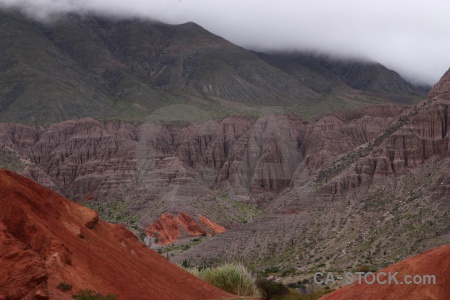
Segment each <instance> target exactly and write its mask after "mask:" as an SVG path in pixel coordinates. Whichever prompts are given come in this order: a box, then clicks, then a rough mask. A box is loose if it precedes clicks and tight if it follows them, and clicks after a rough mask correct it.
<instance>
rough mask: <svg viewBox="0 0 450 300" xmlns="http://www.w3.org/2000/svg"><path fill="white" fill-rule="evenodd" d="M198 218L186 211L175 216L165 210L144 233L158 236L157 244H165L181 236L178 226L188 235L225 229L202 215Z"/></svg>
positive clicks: (154, 236)
mask: <svg viewBox="0 0 450 300" xmlns="http://www.w3.org/2000/svg"><path fill="white" fill-rule="evenodd" d="M199 220H200V222H197V221H196V220H194V218H192V217H191V216H190V215H189V214H188V213H186V212H182V213H180V214H179V215H178V216H176V217H175V216H173V215H171V214H170V213H168V212H165V213H163V214H162V215H161V217H159V219H158V220H157V221H156V222H155V223H153V224H151V225H149V226H148V227H147V229H146V233H147V234H148V235H149V236H151V237H153V238H158V242H157V244H159V245H167V244H170V243H173V242H176V241H178V239H179V238H180V236H181V231H180V228H182V229H183V230H184V231H185V233H186V234H187V235H188V236H200V235H210V232H213V233H215V234H219V233H222V232H224V231H225V228H223V227H222V226H220V225H218V224H216V223H214V222H213V221H211V220H209V219H208V218H207V217H205V216H203V215H199ZM202 225H203V226H202ZM208 231H209V232H208Z"/></svg>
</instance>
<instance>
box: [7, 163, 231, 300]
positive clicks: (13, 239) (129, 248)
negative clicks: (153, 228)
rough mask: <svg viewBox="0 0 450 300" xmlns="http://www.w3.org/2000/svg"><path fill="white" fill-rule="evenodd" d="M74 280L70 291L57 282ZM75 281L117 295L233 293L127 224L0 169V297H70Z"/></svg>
mask: <svg viewBox="0 0 450 300" xmlns="http://www.w3.org/2000/svg"><path fill="white" fill-rule="evenodd" d="M62 281H65V282H68V283H70V284H72V286H73V288H72V291H70V292H62V291H60V290H58V289H57V288H56V286H57V285H58V284H59V283H60V282H62ZM80 289H91V290H95V291H97V292H100V293H102V294H108V293H112V294H116V295H117V296H118V297H117V298H118V299H143V300H144V299H145V300H148V299H158V300H164V299H167V300H173V299H217V298H220V297H229V296H231V295H229V294H227V293H226V292H224V291H222V290H220V289H218V288H215V287H213V286H211V285H209V284H207V283H205V282H203V281H201V280H199V279H197V278H196V277H194V276H192V275H190V274H189V273H187V272H185V271H184V270H182V269H181V268H178V267H177V266H175V265H172V264H171V263H169V262H168V261H167V260H166V259H165V258H163V257H162V256H160V255H158V254H157V253H156V252H154V251H152V250H150V249H148V248H146V247H145V245H143V244H142V243H140V242H139V241H138V239H137V238H136V237H135V236H134V235H133V234H132V233H131V232H130V231H128V230H127V229H126V228H124V227H123V226H120V225H113V224H109V223H106V222H103V221H101V220H99V219H98V215H97V213H96V212H95V211H93V210H91V209H88V208H85V207H83V206H80V205H78V204H76V203H74V202H72V201H69V200H67V199H65V198H64V197H62V196H60V195H58V194H56V193H54V192H52V191H50V190H48V189H46V188H44V187H42V186H40V185H38V184H36V183H34V182H32V181H30V180H28V179H26V178H24V177H22V176H20V175H17V174H14V173H12V172H8V171H4V170H0V299H11V300H14V299H58V300H60V299H61V300H64V299H71V294H73V293H76V292H78V290H80Z"/></svg>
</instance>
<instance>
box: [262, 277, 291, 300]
mask: <svg viewBox="0 0 450 300" xmlns="http://www.w3.org/2000/svg"><path fill="white" fill-rule="evenodd" d="M256 285H257V287H258V288H259V290H260V292H261V295H262V297H263V298H264V299H265V300H271V299H272V298H273V296H275V295H287V294H289V289H288V288H287V287H285V286H284V285H283V284H282V283H279V282H275V281H273V280H269V279H265V278H261V279H258V281H257V282H256Z"/></svg>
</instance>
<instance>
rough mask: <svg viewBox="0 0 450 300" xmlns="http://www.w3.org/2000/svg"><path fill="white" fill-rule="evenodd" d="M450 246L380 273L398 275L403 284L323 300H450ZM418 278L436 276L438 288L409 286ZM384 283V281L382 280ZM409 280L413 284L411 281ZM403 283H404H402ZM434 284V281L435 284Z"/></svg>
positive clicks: (366, 287) (357, 288) (361, 288)
mask: <svg viewBox="0 0 450 300" xmlns="http://www.w3.org/2000/svg"><path fill="white" fill-rule="evenodd" d="M449 270H450V245H445V246H442V247H439V248H437V249H433V250H430V251H427V252H425V253H421V254H419V255H416V256H413V257H410V258H408V259H406V260H403V261H401V262H399V263H396V264H394V265H392V266H389V267H387V268H384V269H382V270H380V271H379V272H385V273H386V274H389V273H391V274H395V273H396V272H398V275H397V276H396V279H397V280H398V282H399V284H394V281H392V284H378V283H375V284H366V283H363V284H357V283H354V284H352V285H349V286H346V287H344V288H341V289H339V290H337V291H335V292H333V293H331V294H329V295H326V296H323V297H321V298H320V299H321V300H340V299H342V300H344V299H354V300H359V299H360V300H378V299H386V300H389V299H411V300H427V299H449V298H450V276H449ZM407 275H409V276H412V277H411V278H413V277H414V276H415V275H418V276H420V277H421V279H422V280H424V281H426V277H424V275H427V276H428V275H430V276H435V279H436V281H435V284H427V283H422V284H405V282H404V278H405V276H407ZM380 278H381V280H382V281H383V280H384V277H380ZM407 280H409V279H408V278H407ZM400 282H401V283H400ZM431 282H432V281H431Z"/></svg>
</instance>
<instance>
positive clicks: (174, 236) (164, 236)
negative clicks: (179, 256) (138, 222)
mask: <svg viewBox="0 0 450 300" xmlns="http://www.w3.org/2000/svg"><path fill="white" fill-rule="evenodd" d="M145 232H146V233H147V234H148V235H149V236H151V237H153V238H157V239H158V241H157V243H158V244H160V245H167V244H170V243H172V242H175V241H177V240H178V238H179V236H180V229H179V228H178V219H177V218H176V217H174V216H172V215H171V214H169V213H168V212H165V213H163V214H162V215H161V217H160V218H159V219H158V220H157V221H156V222H155V223H153V224H151V225H150V226H148V227H147V229H146V230H145Z"/></svg>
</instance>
